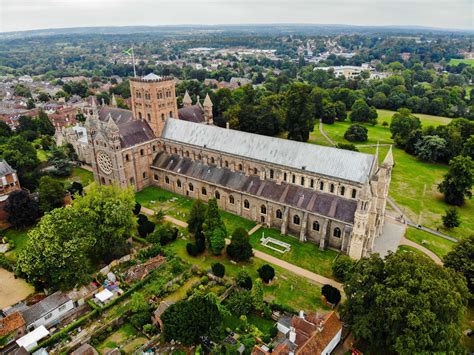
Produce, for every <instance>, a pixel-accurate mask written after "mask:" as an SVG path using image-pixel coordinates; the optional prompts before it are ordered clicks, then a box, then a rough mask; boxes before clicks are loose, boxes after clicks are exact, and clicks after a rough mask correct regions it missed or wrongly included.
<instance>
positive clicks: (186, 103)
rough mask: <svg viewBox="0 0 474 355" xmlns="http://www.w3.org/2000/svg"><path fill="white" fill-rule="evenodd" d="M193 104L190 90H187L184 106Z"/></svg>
mask: <svg viewBox="0 0 474 355" xmlns="http://www.w3.org/2000/svg"><path fill="white" fill-rule="evenodd" d="M192 104H193V100H191V96H189V93H188V90H186V92H185V93H184V97H183V107H189V106H191V105H192Z"/></svg>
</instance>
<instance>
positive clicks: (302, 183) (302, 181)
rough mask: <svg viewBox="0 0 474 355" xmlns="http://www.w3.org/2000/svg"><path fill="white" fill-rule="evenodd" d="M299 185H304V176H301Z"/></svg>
mask: <svg viewBox="0 0 474 355" xmlns="http://www.w3.org/2000/svg"><path fill="white" fill-rule="evenodd" d="M301 186H304V177H303V176H302V177H301Z"/></svg>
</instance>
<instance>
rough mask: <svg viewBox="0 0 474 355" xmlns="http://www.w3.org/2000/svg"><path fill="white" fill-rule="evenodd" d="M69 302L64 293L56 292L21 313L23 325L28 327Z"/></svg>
mask: <svg viewBox="0 0 474 355" xmlns="http://www.w3.org/2000/svg"><path fill="white" fill-rule="evenodd" d="M69 300H70V298H69V297H68V296H67V295H66V294H65V293H62V292H61V291H58V292H56V293H53V294H52V295H50V296H48V297H46V298H45V299H43V300H41V301H39V302H38V303H36V304H34V305H33V306H31V307H29V308H28V309H27V310H25V311H23V312H21V315H22V316H23V319H24V320H25V323H26V324H27V325H30V324H32V323H34V322H35V321H37V320H38V319H40V318H41V317H43V316H45V315H46V314H47V313H49V312H51V311H53V310H55V309H56V308H58V307H59V306H61V305H63V304H64V303H66V302H68V301H69Z"/></svg>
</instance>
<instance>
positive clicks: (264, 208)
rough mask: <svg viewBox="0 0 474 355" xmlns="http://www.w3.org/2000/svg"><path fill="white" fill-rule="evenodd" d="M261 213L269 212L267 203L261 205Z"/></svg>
mask: <svg viewBox="0 0 474 355" xmlns="http://www.w3.org/2000/svg"><path fill="white" fill-rule="evenodd" d="M260 213H261V214H267V207H265V205H261V206H260Z"/></svg>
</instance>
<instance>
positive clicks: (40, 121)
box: [35, 110, 56, 136]
mask: <svg viewBox="0 0 474 355" xmlns="http://www.w3.org/2000/svg"><path fill="white" fill-rule="evenodd" d="M35 124H36V127H37V128H36V129H37V130H38V132H40V133H41V134H45V135H49V136H53V135H54V133H55V132H56V130H55V129H54V126H53V124H52V123H51V121H50V120H49V117H48V114H47V113H46V112H44V111H43V110H40V111H39V113H38V117H37V118H36V120H35Z"/></svg>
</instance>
